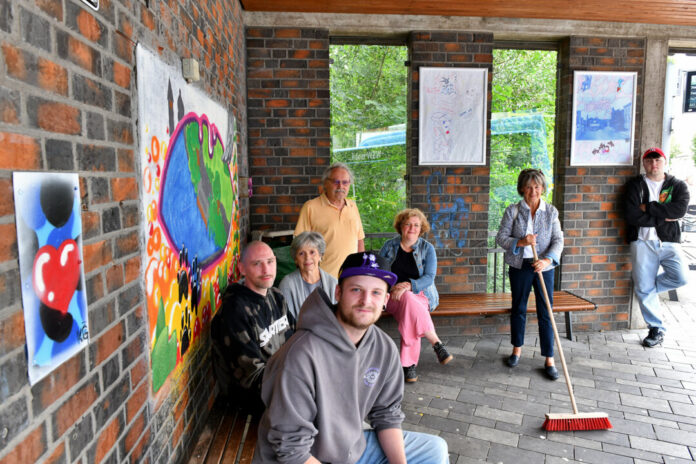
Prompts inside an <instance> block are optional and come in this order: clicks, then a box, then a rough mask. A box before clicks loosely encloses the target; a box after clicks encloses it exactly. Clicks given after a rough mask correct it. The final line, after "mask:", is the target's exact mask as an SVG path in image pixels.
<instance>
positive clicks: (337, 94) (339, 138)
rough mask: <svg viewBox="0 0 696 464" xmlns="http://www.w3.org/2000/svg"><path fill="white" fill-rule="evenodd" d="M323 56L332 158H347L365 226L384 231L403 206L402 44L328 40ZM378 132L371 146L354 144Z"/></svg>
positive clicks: (404, 76) (404, 79)
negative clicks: (325, 58) (328, 60)
mask: <svg viewBox="0 0 696 464" xmlns="http://www.w3.org/2000/svg"><path fill="white" fill-rule="evenodd" d="M329 56H330V58H331V60H332V63H331V68H330V70H331V76H330V81H331V140H332V154H331V157H332V161H342V162H344V163H347V164H348V165H349V166H350V167H351V169H352V170H353V172H354V174H355V178H356V182H355V187H354V192H355V200H356V201H357V203H358V208H359V209H360V216H361V218H362V221H363V228H364V229H365V232H366V233H383V232H390V231H392V220H393V218H394V216H395V215H396V213H397V212H398V211H399V210H401V209H403V208H404V207H405V206H406V183H405V180H404V176H405V175H406V145H405V127H406V108H407V107H406V95H407V87H406V86H407V82H408V75H407V68H406V66H405V65H404V62H405V61H406V60H407V59H408V50H407V48H406V47H395V46H382V45H332V46H331V47H330V50H329ZM394 126H396V127H394ZM379 135H381V136H388V137H387V138H386V139H385V140H384V141H383V142H382V143H376V145H375V146H371V147H369V148H368V147H365V148H361V147H358V145H360V143H361V142H363V143H365V140H366V139H367V138H369V137H370V136H373V137H374V136H379ZM394 136H395V137H394ZM393 139H397V141H396V142H394V140H393ZM373 140H374V139H373ZM401 140H403V141H404V142H400V141H401ZM366 245H367V246H370V245H371V246H373V247H376V246H378V244H377V243H375V244H366Z"/></svg>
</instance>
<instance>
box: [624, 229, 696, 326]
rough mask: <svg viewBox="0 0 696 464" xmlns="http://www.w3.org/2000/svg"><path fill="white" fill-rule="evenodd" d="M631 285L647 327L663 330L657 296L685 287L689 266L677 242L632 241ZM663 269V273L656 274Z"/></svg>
mask: <svg viewBox="0 0 696 464" xmlns="http://www.w3.org/2000/svg"><path fill="white" fill-rule="evenodd" d="M631 261H632V262H633V272H632V275H633V285H634V287H635V291H636V296H638V304H639V305H640V311H641V313H643V319H645V323H646V324H648V327H657V328H658V329H660V330H662V331H664V330H665V327H664V325H663V323H662V319H661V318H660V313H661V311H660V299H659V297H658V294H660V293H662V292H666V291H668V290H674V289H675V288H679V287H682V286H684V285H686V283H687V280H686V276H687V275H688V272H689V271H688V267H687V264H686V261H685V260H684V256H683V255H682V252H681V245H680V244H678V243H671V242H661V241H659V240H636V241H635V242H631ZM660 266H662V269H663V271H664V272H661V273H659V274H658V270H659V268H660Z"/></svg>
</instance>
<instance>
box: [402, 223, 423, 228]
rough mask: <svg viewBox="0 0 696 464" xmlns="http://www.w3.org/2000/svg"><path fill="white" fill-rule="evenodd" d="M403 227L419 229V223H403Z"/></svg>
mask: <svg viewBox="0 0 696 464" xmlns="http://www.w3.org/2000/svg"><path fill="white" fill-rule="evenodd" d="M403 227H407V228H408V227H413V228H416V229H420V227H421V225H420V224H419V223H417V222H404V225H403Z"/></svg>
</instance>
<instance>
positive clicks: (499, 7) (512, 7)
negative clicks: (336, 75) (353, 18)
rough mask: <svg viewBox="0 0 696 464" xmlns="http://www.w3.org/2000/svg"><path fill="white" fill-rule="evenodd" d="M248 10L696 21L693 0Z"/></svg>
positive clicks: (361, 3) (497, 0) (468, 0)
mask: <svg viewBox="0 0 696 464" xmlns="http://www.w3.org/2000/svg"><path fill="white" fill-rule="evenodd" d="M240 1H241V3H242V6H243V7H244V9H245V10H247V11H269V12H298V13H348V14H376V15H385V14H394V15H436V16H474V17H478V16H481V17H498V18H534V19H556V20H579V21H612V22H613V21H615V22H623V23H647V24H670V25H677V26H696V1H694V0H659V1H648V0H629V1H627V2H620V1H611V0H575V1H567V0H450V1H440V2H436V1H434V0H290V1H286V0H240Z"/></svg>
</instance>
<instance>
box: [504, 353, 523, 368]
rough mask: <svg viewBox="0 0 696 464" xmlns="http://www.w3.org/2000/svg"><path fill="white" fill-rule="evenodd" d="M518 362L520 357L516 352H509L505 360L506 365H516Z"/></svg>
mask: <svg viewBox="0 0 696 464" xmlns="http://www.w3.org/2000/svg"><path fill="white" fill-rule="evenodd" d="M519 363H520V357H519V356H517V355H516V354H511V355H510V357H509V358H507V359H506V360H505V364H507V365H508V367H516V366H517V365H518V364H519Z"/></svg>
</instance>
